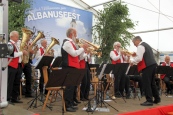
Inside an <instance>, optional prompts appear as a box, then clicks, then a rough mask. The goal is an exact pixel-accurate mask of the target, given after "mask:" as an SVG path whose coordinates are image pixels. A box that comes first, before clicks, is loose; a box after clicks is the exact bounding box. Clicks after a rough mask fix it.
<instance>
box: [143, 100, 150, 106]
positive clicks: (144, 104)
mask: <svg viewBox="0 0 173 115" xmlns="http://www.w3.org/2000/svg"><path fill="white" fill-rule="evenodd" d="M141 105H142V106H153V103H152V102H148V101H146V102H144V103H141Z"/></svg>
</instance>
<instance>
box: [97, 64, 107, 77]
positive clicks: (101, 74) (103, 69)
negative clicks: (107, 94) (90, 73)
mask: <svg viewBox="0 0 173 115" xmlns="http://www.w3.org/2000/svg"><path fill="white" fill-rule="evenodd" d="M106 66H107V64H104V65H103V68H102V70H101V72H100V74H99V76H98V78H99V79H102V76H103V72H104V71H105V69H106Z"/></svg>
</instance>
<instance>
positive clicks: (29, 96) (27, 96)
mask: <svg viewBox="0 0 173 115" xmlns="http://www.w3.org/2000/svg"><path fill="white" fill-rule="evenodd" d="M25 97H26V98H33V96H32V95H25Z"/></svg>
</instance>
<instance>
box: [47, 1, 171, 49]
mask: <svg viewBox="0 0 173 115" xmlns="http://www.w3.org/2000/svg"><path fill="white" fill-rule="evenodd" d="M50 1H54V2H57V3H61V4H65V5H69V6H73V7H76V8H81V9H84V10H88V11H92V12H93V14H95V13H97V11H99V10H102V9H103V3H106V2H111V1H113V0H61V1H60V0H50ZM121 2H122V3H123V4H127V7H128V8H129V13H130V18H131V19H132V20H133V21H134V22H137V24H138V25H137V26H136V27H135V29H134V30H130V32H132V33H134V32H141V31H149V30H157V29H160V30H161V31H155V32H146V33H138V34H134V35H139V36H141V38H142V39H143V41H145V42H147V43H149V44H150V45H151V46H152V47H153V48H154V49H156V50H158V51H160V52H162V51H168V52H171V51H172V50H173V47H172V42H173V39H172V37H173V13H172V11H173V7H172V6H173V0H121ZM93 24H94V23H93ZM165 28H166V29H167V30H163V29H165ZM130 50H131V51H134V50H135V47H134V46H133V44H131V46H130Z"/></svg>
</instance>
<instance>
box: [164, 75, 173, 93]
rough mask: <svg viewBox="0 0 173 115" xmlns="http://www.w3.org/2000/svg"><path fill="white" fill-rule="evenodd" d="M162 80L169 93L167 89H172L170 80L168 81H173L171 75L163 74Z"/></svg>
mask: <svg viewBox="0 0 173 115" xmlns="http://www.w3.org/2000/svg"><path fill="white" fill-rule="evenodd" d="M163 81H164V82H165V84H166V87H167V93H169V91H171V90H172V88H171V82H170V81H173V77H172V76H165V77H164V78H163Z"/></svg>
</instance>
